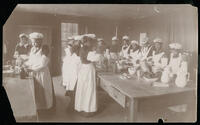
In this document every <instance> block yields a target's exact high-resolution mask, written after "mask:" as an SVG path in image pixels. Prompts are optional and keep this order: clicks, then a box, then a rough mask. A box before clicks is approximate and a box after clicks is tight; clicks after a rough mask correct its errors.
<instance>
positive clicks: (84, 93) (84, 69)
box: [75, 41, 97, 116]
mask: <svg viewBox="0 0 200 125" xmlns="http://www.w3.org/2000/svg"><path fill="white" fill-rule="evenodd" d="M86 42H90V41H86ZM85 45H87V43H86V44H85ZM89 51H90V49H89V46H83V47H82V48H81V49H80V59H81V67H80V70H79V74H78V81H77V88H76V95H75V110H76V111H78V112H82V113H83V115H84V116H91V115H93V114H94V113H95V112H96V111H97V102H96V101H97V99H96V73H95V72H96V71H95V67H94V65H93V63H92V62H90V61H89V60H87V56H88V52H89Z"/></svg>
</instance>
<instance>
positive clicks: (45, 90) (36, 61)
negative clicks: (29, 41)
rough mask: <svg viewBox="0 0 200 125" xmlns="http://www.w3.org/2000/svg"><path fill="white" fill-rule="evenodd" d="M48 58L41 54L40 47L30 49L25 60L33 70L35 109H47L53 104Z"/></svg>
mask: <svg viewBox="0 0 200 125" xmlns="http://www.w3.org/2000/svg"><path fill="white" fill-rule="evenodd" d="M48 62H49V59H48V58H47V57H46V56H44V55H42V54H41V49H40V50H39V51H37V52H36V53H34V49H32V51H31V53H30V56H29V60H28V61H27V62H26V65H28V66H29V67H30V68H31V69H32V70H33V71H34V72H33V78H34V92H35V102H36V108H37V109H49V108H51V107H52V106H53V94H54V93H53V84H52V79H51V75H50V72H49V68H48Z"/></svg>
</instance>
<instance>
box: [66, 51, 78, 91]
mask: <svg viewBox="0 0 200 125" xmlns="http://www.w3.org/2000/svg"><path fill="white" fill-rule="evenodd" d="M80 65H81V60H80V57H78V56H77V55H76V54H75V53H74V54H73V55H72V56H71V57H70V61H69V63H68V69H66V70H68V71H67V72H68V76H67V79H68V81H67V82H66V84H65V85H66V90H70V91H73V90H74V88H75V85H76V82H77V79H78V72H79V69H80Z"/></svg>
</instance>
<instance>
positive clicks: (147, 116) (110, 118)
mask: <svg viewBox="0 0 200 125" xmlns="http://www.w3.org/2000/svg"><path fill="white" fill-rule="evenodd" d="M53 80H54V82H53V83H54V89H55V94H56V111H55V112H54V113H45V112H43V113H40V115H39V122H126V121H125V119H126V118H125V117H126V115H125V112H124V110H123V108H122V107H121V106H120V105H119V104H118V103H116V102H115V101H114V100H113V99H112V98H110V97H109V96H108V95H107V94H106V93H105V92H104V91H103V90H101V89H98V97H99V100H98V102H99V103H98V113H97V114H96V115H95V116H93V117H89V118H86V117H83V116H81V115H80V114H78V113H76V112H72V111H69V110H67V107H68V104H69V102H70V98H69V97H68V96H65V95H64V94H65V89H64V88H63V87H62V85H61V77H54V78H53ZM191 117H193V116H191V115H190V114H188V113H176V114H175V113H174V112H169V111H168V110H162V109H161V110H157V111H155V110H151V111H145V112H144V113H142V114H139V119H140V120H142V121H144V122H151V121H154V122H156V121H158V119H159V118H162V119H163V120H165V121H166V122H169V121H172V122H173V121H190V120H191Z"/></svg>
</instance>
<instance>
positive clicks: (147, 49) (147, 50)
mask: <svg viewBox="0 0 200 125" xmlns="http://www.w3.org/2000/svg"><path fill="white" fill-rule="evenodd" d="M148 40H149V38H148V37H145V38H144V40H142V41H141V48H140V54H141V60H145V59H147V57H149V56H151V55H152V45H150V43H149V42H148Z"/></svg>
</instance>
